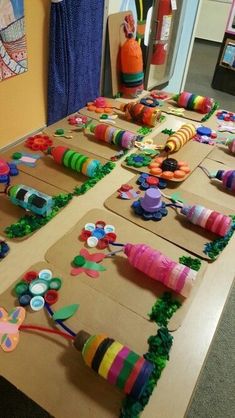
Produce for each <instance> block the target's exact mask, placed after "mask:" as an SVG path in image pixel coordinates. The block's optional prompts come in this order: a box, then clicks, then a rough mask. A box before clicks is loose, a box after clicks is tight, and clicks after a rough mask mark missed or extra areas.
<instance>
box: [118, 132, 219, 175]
mask: <svg viewBox="0 0 235 418" xmlns="http://www.w3.org/2000/svg"><path fill="white" fill-rule="evenodd" d="M167 138H168V135H165V134H163V133H160V134H159V135H157V136H156V137H155V138H152V139H153V141H154V143H156V144H157V145H165V143H166V141H167ZM211 151H212V148H211V146H210V145H205V144H199V143H198V142H196V141H189V142H188V143H187V144H185V145H184V146H183V147H182V148H181V149H180V150H179V151H177V152H175V153H172V154H170V155H169V157H170V158H175V159H176V160H178V161H185V162H187V163H188V165H189V167H190V169H191V172H190V173H189V175H188V176H187V177H189V176H190V174H191V173H192V172H193V170H195V168H197V167H198V165H199V164H200V163H201V162H202V161H203V160H204V158H206V157H207V156H208V154H210V152H211ZM135 152H136V153H138V152H139V151H138V149H137V148H136V151H135ZM140 152H141V151H140ZM122 166H123V167H125V168H128V169H130V170H133V171H137V172H139V173H148V174H149V168H148V167H137V168H136V167H131V166H128V165H127V164H126V162H125V160H124V161H123V162H122ZM187 177H186V178H187ZM171 181H174V182H177V183H179V182H182V181H184V179H183V180H182V179H180V180H177V179H174V180H171Z"/></svg>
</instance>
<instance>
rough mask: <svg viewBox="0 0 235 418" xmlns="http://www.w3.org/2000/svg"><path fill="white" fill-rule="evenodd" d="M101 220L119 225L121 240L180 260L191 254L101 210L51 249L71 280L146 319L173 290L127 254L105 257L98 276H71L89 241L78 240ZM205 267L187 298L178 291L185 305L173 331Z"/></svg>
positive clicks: (173, 326)
mask: <svg viewBox="0 0 235 418" xmlns="http://www.w3.org/2000/svg"><path fill="white" fill-rule="evenodd" d="M98 220H103V221H104V222H105V223H106V224H109V225H110V224H112V225H114V226H115V228H116V234H117V241H118V242H122V243H127V242H131V243H136V244H137V243H145V244H148V245H150V246H151V247H153V248H156V249H158V250H159V251H162V252H163V253H164V254H166V255H168V256H169V257H171V258H172V259H174V260H176V261H178V260H179V257H181V256H182V255H189V254H188V253H187V252H185V251H183V250H182V249H180V248H177V247H176V246H175V245H172V244H171V243H169V242H167V241H165V240H163V239H162V238H160V237H158V236H156V235H153V234H151V233H150V232H148V231H146V230H143V229H141V228H139V227H137V226H136V225H134V224H131V223H130V222H128V221H126V220H125V219H123V218H121V217H120V216H116V215H114V214H112V213H110V212H107V211H104V210H101V209H93V210H92V211H90V212H89V213H88V214H87V215H86V216H85V217H83V218H82V219H81V220H80V221H79V222H78V223H77V224H76V225H75V227H74V228H73V229H72V230H71V231H70V232H69V233H68V234H66V235H65V236H64V237H63V238H61V239H60V240H59V241H58V242H57V243H56V244H55V245H53V246H52V247H51V248H50V249H49V250H48V251H47V253H46V260H47V261H48V262H50V263H52V264H54V265H55V266H57V267H58V268H59V269H60V270H61V271H63V273H64V275H66V277H67V278H68V280H71V281H82V282H83V283H86V284H87V285H88V286H89V287H91V288H93V289H96V290H97V291H99V292H102V293H103V294H106V295H107V296H109V297H110V298H111V299H113V300H114V301H117V302H118V303H120V304H121V305H122V306H125V307H127V308H128V309H130V310H131V311H133V312H136V313H137V314H139V315H140V316H142V317H143V318H148V315H147V314H148V313H149V312H150V310H151V307H152V306H153V305H154V303H155V302H156V299H157V297H160V296H162V294H163V293H164V292H165V291H169V289H168V288H166V287H165V286H164V285H162V284H161V283H159V282H156V281H154V280H151V279H149V278H148V277H146V276H145V275H144V274H143V273H141V272H139V271H138V270H137V269H135V268H133V267H132V266H131V265H130V264H129V262H128V260H127V257H126V256H125V255H124V254H122V253H120V254H118V255H116V256H115V258H111V259H110V258H107V259H104V260H103V261H102V265H103V266H104V267H106V268H107V270H106V271H103V272H101V273H100V276H99V278H97V279H92V278H90V277H88V276H87V275H86V274H84V273H82V274H80V275H78V276H76V277H73V276H71V275H70V270H71V262H72V260H73V258H74V257H75V256H76V255H78V254H79V252H80V249H81V248H84V244H85V243H84V242H82V241H80V240H79V239H78V237H79V235H80V233H81V230H82V228H83V227H84V226H85V224H86V223H88V222H92V223H95V222H97V221H98ZM86 248H87V247H86ZM112 249H114V250H115V249H118V247H115V246H113V247H112ZM88 251H89V252H91V253H93V252H100V251H101V252H103V250H98V249H90V248H88ZM105 252H106V253H107V252H108V250H105ZM204 270H205V265H204V267H202V268H201V271H200V272H199V273H198V275H197V279H196V281H195V284H194V288H193V290H192V292H191V295H190V297H189V298H187V300H186V299H185V298H183V297H181V296H180V295H178V294H175V293H174V297H175V298H176V299H178V300H180V302H182V307H181V308H180V309H179V310H178V311H177V312H176V313H175V314H174V315H173V317H172V319H171V320H170V323H169V328H170V329H171V330H175V329H177V328H178V327H179V326H180V325H181V323H182V321H183V320H184V318H185V316H186V313H187V311H188V309H189V308H190V305H191V302H192V300H193V298H194V296H195V294H196V292H197V290H198V287H199V285H200V282H201V278H202V276H203V272H204ZM172 293H173V292H172Z"/></svg>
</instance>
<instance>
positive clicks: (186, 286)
mask: <svg viewBox="0 0 235 418" xmlns="http://www.w3.org/2000/svg"><path fill="white" fill-rule="evenodd" d="M124 253H125V254H126V256H127V257H128V261H129V263H130V264H131V265H132V266H133V267H135V268H137V269H138V270H140V271H142V272H143V273H145V274H146V275H147V276H149V277H151V279H154V280H157V281H159V282H161V283H163V284H164V285H165V286H167V287H169V288H170V289H172V290H174V291H175V292H177V293H179V294H181V295H182V296H184V297H188V296H189V293H190V291H191V289H192V286H193V283H194V280H195V278H196V274H197V273H196V271H195V270H192V269H190V268H189V267H187V266H185V265H183V264H180V263H177V262H176V261H173V260H171V259H170V258H169V257H167V256H166V255H164V254H162V253H161V252H160V251H158V250H155V249H153V248H151V247H149V246H148V245H145V244H135V245H134V244H126V245H125V246H124Z"/></svg>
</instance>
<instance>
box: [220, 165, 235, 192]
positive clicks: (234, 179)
mask: <svg viewBox="0 0 235 418" xmlns="http://www.w3.org/2000/svg"><path fill="white" fill-rule="evenodd" d="M215 178H217V179H218V180H221V181H222V184H223V186H224V187H225V188H226V189H229V190H230V191H231V192H233V193H235V170H227V171H225V170H218V171H217V173H216V175H215Z"/></svg>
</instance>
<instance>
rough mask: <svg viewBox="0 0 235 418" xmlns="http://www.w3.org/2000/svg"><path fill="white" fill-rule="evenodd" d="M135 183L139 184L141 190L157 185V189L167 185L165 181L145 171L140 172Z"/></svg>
mask: <svg viewBox="0 0 235 418" xmlns="http://www.w3.org/2000/svg"><path fill="white" fill-rule="evenodd" d="M137 184H139V185H140V186H139V187H140V189H141V190H148V189H149V188H150V187H158V188H159V189H165V188H166V186H167V182H166V181H165V180H163V179H159V178H157V177H154V176H150V175H149V174H147V173H142V174H141V175H140V176H139V178H138V180H137Z"/></svg>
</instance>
